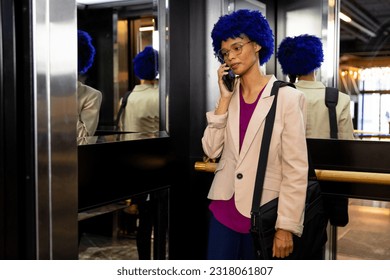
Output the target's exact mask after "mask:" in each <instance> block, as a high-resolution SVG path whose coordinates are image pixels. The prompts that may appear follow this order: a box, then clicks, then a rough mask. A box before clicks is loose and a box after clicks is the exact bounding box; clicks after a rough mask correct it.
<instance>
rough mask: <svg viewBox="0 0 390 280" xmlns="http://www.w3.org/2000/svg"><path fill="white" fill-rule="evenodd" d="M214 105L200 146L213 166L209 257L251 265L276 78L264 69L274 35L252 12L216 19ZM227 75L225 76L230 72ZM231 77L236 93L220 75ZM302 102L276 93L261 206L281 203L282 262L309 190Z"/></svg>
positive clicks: (278, 242)
mask: <svg viewBox="0 0 390 280" xmlns="http://www.w3.org/2000/svg"><path fill="white" fill-rule="evenodd" d="M211 38H212V45H213V51H214V54H215V56H216V58H217V59H218V61H219V62H220V63H221V65H220V66H219V67H218V69H217V77H218V78H217V82H218V85H219V100H218V102H217V104H216V106H215V109H214V110H212V111H210V112H207V113H206V119H207V127H206V128H205V131H204V134H203V137H202V147H203V151H204V153H205V155H206V156H207V157H209V158H210V159H218V166H217V169H216V172H215V175H214V179H213V182H212V185H211V188H210V190H209V193H208V199H210V205H209V210H210V222H209V234H208V246H207V258H208V259H254V258H255V253H254V251H255V249H254V246H253V240H252V236H251V234H250V226H251V223H250V217H251V213H250V212H251V205H252V198H253V191H254V184H255V179H256V173H257V164H258V158H259V153H260V147H261V141H262V135H263V131H264V123H265V117H266V116H267V113H268V111H269V110H270V108H271V105H272V102H273V99H274V97H273V96H270V93H271V88H272V85H273V83H274V82H275V81H276V80H277V79H276V77H275V76H274V75H266V74H265V73H263V71H262V69H261V67H260V66H261V65H263V64H265V63H266V62H267V61H269V59H270V58H271V56H272V54H273V50H274V35H273V32H272V30H271V28H270V26H269V23H268V21H267V20H266V18H265V17H264V16H263V15H262V14H261V12H259V11H257V10H246V9H243V10H237V11H234V12H232V13H231V14H227V15H223V16H221V17H220V18H219V19H218V21H217V22H216V23H215V25H214V27H213V29H212V32H211ZM229 72H230V73H229ZM231 72H232V73H233V75H232V76H233V81H234V82H233V87H232V88H231V90H229V89H228V87H226V86H225V83H224V76H226V75H231ZM304 116H305V98H304V95H303V93H302V92H300V91H298V90H296V89H294V88H292V87H282V88H280V90H279V95H278V106H277V108H276V120H275V124H274V130H273V133H272V137H271V143H270V151H269V158H268V164H267V172H266V175H265V178H264V186H263V193H262V200H261V203H260V205H263V204H265V203H267V202H269V201H271V200H272V199H274V198H276V197H279V206H278V218H277V221H276V224H275V229H276V233H275V236H274V240H273V257H274V258H286V257H288V256H289V255H290V254H291V253H292V251H293V248H294V244H293V235H297V236H300V235H301V234H302V230H303V217H304V203H305V195H306V186H307V177H308V176H307V175H308V174H307V171H308V163H307V149H306V138H305V124H304Z"/></svg>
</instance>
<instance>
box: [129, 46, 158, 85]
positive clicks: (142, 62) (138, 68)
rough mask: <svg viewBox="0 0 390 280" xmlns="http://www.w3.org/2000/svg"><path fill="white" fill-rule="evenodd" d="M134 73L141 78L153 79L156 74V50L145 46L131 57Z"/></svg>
mask: <svg viewBox="0 0 390 280" xmlns="http://www.w3.org/2000/svg"><path fill="white" fill-rule="evenodd" d="M133 63H134V73H135V75H136V76H137V77H138V78H139V79H141V80H154V79H155V78H156V77H157V74H158V52H157V51H156V50H155V49H153V47H152V46H147V47H145V49H144V50H143V51H142V52H140V53H138V54H137V55H136V56H135V58H134V59H133Z"/></svg>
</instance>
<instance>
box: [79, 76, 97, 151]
mask: <svg viewBox="0 0 390 280" xmlns="http://www.w3.org/2000/svg"><path fill="white" fill-rule="evenodd" d="M101 103H102V93H101V92H100V91H98V90H96V89H94V88H92V87H90V86H87V85H84V84H83V83H81V82H78V83H77V107H78V109H77V111H78V115H79V118H78V121H77V136H78V142H79V143H80V141H81V142H82V139H83V138H85V137H88V136H93V135H94V134H95V132H96V129H97V126H98V123H99V112H100V106H101Z"/></svg>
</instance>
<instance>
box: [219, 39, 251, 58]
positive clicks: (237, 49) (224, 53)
mask: <svg viewBox="0 0 390 280" xmlns="http://www.w3.org/2000/svg"><path fill="white" fill-rule="evenodd" d="M251 42H252V41H248V42H245V43H241V42H238V43H234V44H233V45H232V46H231V47H230V49H229V50H226V49H220V50H219V51H218V53H217V57H218V58H219V60H221V61H225V60H226V59H227V58H228V57H229V53H230V52H232V54H234V55H239V54H241V53H242V48H243V47H244V46H245V45H246V44H248V43H251Z"/></svg>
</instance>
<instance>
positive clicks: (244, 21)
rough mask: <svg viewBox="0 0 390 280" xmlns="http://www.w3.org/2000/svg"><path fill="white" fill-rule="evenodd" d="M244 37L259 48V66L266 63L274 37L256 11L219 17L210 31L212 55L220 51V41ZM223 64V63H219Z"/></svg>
mask: <svg viewBox="0 0 390 280" xmlns="http://www.w3.org/2000/svg"><path fill="white" fill-rule="evenodd" d="M242 35H246V36H247V37H248V38H249V40H251V41H253V42H256V43H257V44H259V45H260V46H261V50H260V52H259V59H260V65H263V64H264V63H266V62H267V61H268V60H269V59H270V58H271V55H272V54H273V52H274V35H273V34H272V30H271V28H270V26H269V24H268V21H267V20H266V19H265V17H264V16H263V15H262V14H261V13H260V12H259V11H256V10H253V11H251V10H246V9H242V10H237V11H235V12H233V13H231V14H228V15H224V16H221V17H220V18H219V20H218V22H217V23H216V24H215V25H214V28H213V30H212V31H211V38H212V39H213V48H214V54H215V55H216V54H217V53H218V51H219V50H220V49H221V43H222V41H226V40H227V39H229V38H238V37H241V36H242ZM220 62H223V61H220Z"/></svg>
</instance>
